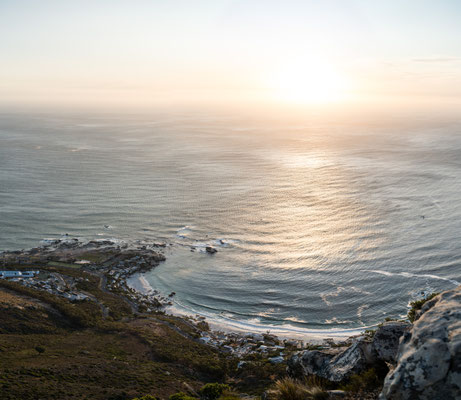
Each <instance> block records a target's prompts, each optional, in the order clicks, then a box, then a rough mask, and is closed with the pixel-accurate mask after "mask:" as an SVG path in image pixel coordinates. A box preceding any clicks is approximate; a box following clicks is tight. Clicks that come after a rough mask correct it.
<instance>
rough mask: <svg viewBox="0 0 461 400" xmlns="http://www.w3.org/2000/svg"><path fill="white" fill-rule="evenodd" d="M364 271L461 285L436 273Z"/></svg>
mask: <svg viewBox="0 0 461 400" xmlns="http://www.w3.org/2000/svg"><path fill="white" fill-rule="evenodd" d="M365 272H373V273H375V274H381V275H385V276H403V277H405V278H427V279H435V280H440V281H446V282H450V283H451V284H453V285H455V286H459V285H461V283H460V282H458V281H456V280H454V279H449V278H444V277H443V276H437V275H432V274H413V273H411V272H389V271H380V270H374V269H373V270H366V271H365Z"/></svg>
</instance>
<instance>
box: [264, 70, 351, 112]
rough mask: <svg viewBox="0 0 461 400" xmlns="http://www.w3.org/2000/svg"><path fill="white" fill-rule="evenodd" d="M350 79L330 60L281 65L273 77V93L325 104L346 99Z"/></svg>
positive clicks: (289, 99) (279, 97)
mask: <svg viewBox="0 0 461 400" xmlns="http://www.w3.org/2000/svg"><path fill="white" fill-rule="evenodd" d="M347 83H348V82H347V79H346V77H344V76H343V75H341V74H340V73H339V72H338V71H337V70H335V69H334V68H332V67H331V66H330V65H329V64H328V63H324V64H322V63H307V62H306V63H301V64H298V65H290V66H286V67H283V68H280V69H279V70H278V71H276V72H274V73H273V75H272V77H271V78H270V88H271V91H272V95H273V96H274V97H275V98H276V99H277V100H281V101H285V102H293V103H300V104H324V103H332V102H339V101H342V100H344V99H345V96H346V87H347Z"/></svg>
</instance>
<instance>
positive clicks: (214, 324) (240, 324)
mask: <svg viewBox="0 0 461 400" xmlns="http://www.w3.org/2000/svg"><path fill="white" fill-rule="evenodd" d="M127 284H128V286H129V287H130V288H132V289H134V290H136V291H138V292H140V293H142V294H148V293H149V292H152V291H153V288H152V286H151V285H150V284H149V282H148V281H147V280H146V279H145V278H144V276H143V275H142V274H135V275H133V276H131V277H129V278H128V279H127ZM167 311H168V312H169V313H170V314H173V315H179V316H200V317H204V318H206V320H207V322H208V324H209V325H210V327H211V328H212V329H213V330H219V331H224V332H237V333H242V334H248V333H266V332H268V331H270V332H271V333H273V334H275V335H277V336H278V337H280V338H285V339H302V340H309V341H319V342H320V341H322V340H323V339H325V338H335V339H338V340H342V339H347V338H348V337H350V336H353V335H358V334H360V333H362V332H363V331H364V330H365V329H369V328H372V327H374V325H372V326H363V327H360V328H346V329H341V328H333V329H309V328H302V327H298V326H295V325H292V324H290V323H289V322H288V323H283V324H281V325H270V324H263V323H262V322H261V320H260V319H259V318H252V319H248V320H237V319H234V318H233V315H232V314H231V313H221V314H219V315H217V314H213V313H208V312H205V311H197V310H193V309H191V308H189V307H186V306H184V305H182V304H180V303H178V302H177V301H174V303H173V305H172V306H169V307H168V308H167ZM287 320H288V321H292V322H297V321H294V319H293V318H288V319H287Z"/></svg>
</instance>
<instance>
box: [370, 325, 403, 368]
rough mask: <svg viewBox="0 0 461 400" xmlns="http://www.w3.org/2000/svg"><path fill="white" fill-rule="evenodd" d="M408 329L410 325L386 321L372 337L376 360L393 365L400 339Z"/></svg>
mask: <svg viewBox="0 0 461 400" xmlns="http://www.w3.org/2000/svg"><path fill="white" fill-rule="evenodd" d="M410 328H411V324H410V323H409V322H405V321H388V322H385V323H384V324H382V325H381V326H380V327H379V328H378V329H377V331H376V333H375V335H374V336H373V350H374V351H375V352H376V356H377V358H378V359H380V360H382V361H385V362H387V363H389V364H392V365H395V364H396V362H397V353H398V350H399V341H400V338H401V337H402V336H403V334H404V333H405V332H406V331H408V330H409V329H410Z"/></svg>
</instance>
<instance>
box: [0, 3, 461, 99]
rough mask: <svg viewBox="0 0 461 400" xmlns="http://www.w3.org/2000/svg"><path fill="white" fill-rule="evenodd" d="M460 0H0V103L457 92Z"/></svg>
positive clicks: (460, 86)
mask: <svg viewBox="0 0 461 400" xmlns="http://www.w3.org/2000/svg"><path fill="white" fill-rule="evenodd" d="M460 21H461V1H459V0H437V1H434V0H321V1H319V0H315V1H314V0H303V1H301V0H299V1H297V0H283V1H282V0H279V1H275V0H244V1H240V0H195V1H191V0H0V104H4V105H5V104H29V103H30V104H32V103H37V104H45V103H46V104H48V103H49V104H53V103H55V104H63V103H64V104H73V103H81V104H85V103H88V104H122V105H123V104H126V105H128V104H129V105H132V106H133V105H134V106H136V105H143V104H160V103H168V104H175V103H185V104H187V103H200V102H204V103H206V102H211V103H213V102H220V103H223V104H226V103H232V102H240V103H245V104H246V103H254V104H259V103H261V104H263V103H274V104H284V105H286V106H287V105H288V106H289V105H293V106H306V107H307V106H316V107H328V106H333V105H338V104H339V105H347V104H366V103H370V102H376V103H377V104H386V103H394V104H401V103H402V104H403V103H405V104H416V103H424V102H425V103H427V104H434V103H437V104H442V105H443V104H460V103H461V23H460Z"/></svg>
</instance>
